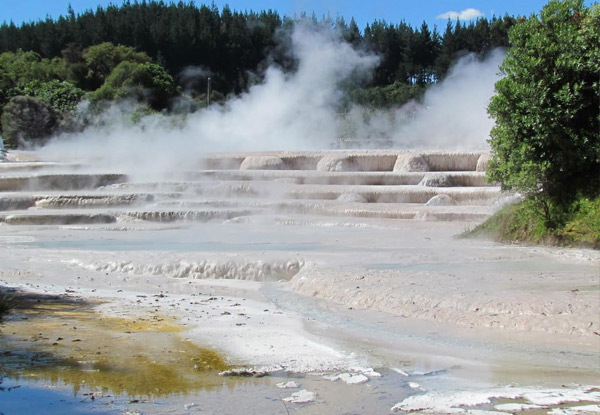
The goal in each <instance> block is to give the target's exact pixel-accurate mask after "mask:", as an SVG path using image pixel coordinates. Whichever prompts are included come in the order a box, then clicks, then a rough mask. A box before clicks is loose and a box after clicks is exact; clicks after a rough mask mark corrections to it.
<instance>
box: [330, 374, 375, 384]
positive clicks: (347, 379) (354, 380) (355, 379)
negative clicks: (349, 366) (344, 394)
mask: <svg viewBox="0 0 600 415" xmlns="http://www.w3.org/2000/svg"><path fill="white" fill-rule="evenodd" d="M323 379H326V380H331V381H333V382H335V381H336V380H341V381H342V382H344V383H347V384H348V385H358V384H360V383H365V382H368V381H369V378H368V377H366V376H365V375H361V374H358V373H341V374H339V375H335V376H323Z"/></svg>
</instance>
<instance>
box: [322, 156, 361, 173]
mask: <svg viewBox="0 0 600 415" xmlns="http://www.w3.org/2000/svg"><path fill="white" fill-rule="evenodd" d="M317 170H318V171H353V163H352V160H350V159H349V158H348V157H342V156H325V157H323V158H322V159H321V160H319V162H318V163H317Z"/></svg>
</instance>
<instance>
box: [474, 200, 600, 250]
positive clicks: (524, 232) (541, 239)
mask: <svg viewBox="0 0 600 415" xmlns="http://www.w3.org/2000/svg"><path fill="white" fill-rule="evenodd" d="M547 204H548V202H547V201H542V200H540V199H539V198H538V199H536V198H530V199H526V200H524V201H523V202H521V203H519V204H515V205H509V206H506V207H504V208H503V209H502V210H500V211H499V212H498V213H496V214H495V215H494V216H492V217H491V218H489V219H488V220H487V221H485V222H484V223H482V224H481V225H479V226H477V227H476V228H475V229H473V230H472V231H470V232H467V233H466V234H465V235H463V236H493V237H495V238H496V239H498V240H500V241H502V242H520V243H534V244H542V243H543V244H552V245H560V246H577V247H589V248H595V249H600V197H596V198H595V199H589V198H580V199H577V200H575V201H574V202H573V203H571V204H570V205H568V206H566V207H565V206H564V205H555V204H552V203H549V206H547ZM546 209H549V210H551V211H552V214H553V215H554V216H556V217H560V224H559V225H558V226H555V227H552V228H551V227H549V226H548V224H547V221H546V211H545V210H546Z"/></svg>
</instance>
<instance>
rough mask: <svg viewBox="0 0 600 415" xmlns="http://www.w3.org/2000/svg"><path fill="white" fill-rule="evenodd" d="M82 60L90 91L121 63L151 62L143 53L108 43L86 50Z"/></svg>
mask: <svg viewBox="0 0 600 415" xmlns="http://www.w3.org/2000/svg"><path fill="white" fill-rule="evenodd" d="M83 60H84V62H85V65H86V67H87V69H88V73H87V76H86V78H87V81H88V82H89V87H90V89H96V88H98V87H100V86H101V85H102V84H103V83H104V81H105V80H106V78H107V77H108V76H109V75H110V73H111V72H112V71H113V70H114V69H115V68H116V67H117V66H118V65H119V64H120V63H121V62H135V63H149V62H150V61H151V59H150V57H149V56H148V55H147V54H145V53H144V52H136V51H135V49H134V48H132V47H130V46H123V45H113V44H112V43H110V42H103V43H101V44H99V45H95V46H92V47H90V48H88V49H87V50H86V51H85V52H83Z"/></svg>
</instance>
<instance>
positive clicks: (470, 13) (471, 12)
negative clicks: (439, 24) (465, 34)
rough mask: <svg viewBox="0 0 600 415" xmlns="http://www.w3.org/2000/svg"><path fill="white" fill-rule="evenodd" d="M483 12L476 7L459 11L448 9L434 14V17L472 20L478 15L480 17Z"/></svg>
mask: <svg viewBox="0 0 600 415" xmlns="http://www.w3.org/2000/svg"><path fill="white" fill-rule="evenodd" d="M482 16H483V13H482V12H481V11H479V10H477V9H473V8H470V9H465V10H463V11H461V12H455V11H449V12H446V13H442V14H440V15H438V16H436V19H444V20H445V19H450V20H456V19H458V20H473V19H477V18H478V17H482Z"/></svg>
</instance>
